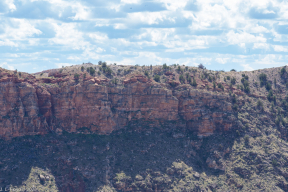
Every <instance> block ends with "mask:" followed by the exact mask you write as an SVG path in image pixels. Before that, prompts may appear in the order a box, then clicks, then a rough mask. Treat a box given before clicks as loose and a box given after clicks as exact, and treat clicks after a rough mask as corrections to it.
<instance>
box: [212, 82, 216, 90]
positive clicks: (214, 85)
mask: <svg viewBox="0 0 288 192" xmlns="http://www.w3.org/2000/svg"><path fill="white" fill-rule="evenodd" d="M213 88H214V89H216V83H215V81H213Z"/></svg>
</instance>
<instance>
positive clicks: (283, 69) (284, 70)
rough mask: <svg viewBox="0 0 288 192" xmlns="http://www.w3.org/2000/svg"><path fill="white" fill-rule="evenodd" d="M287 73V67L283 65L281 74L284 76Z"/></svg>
mask: <svg viewBox="0 0 288 192" xmlns="http://www.w3.org/2000/svg"><path fill="white" fill-rule="evenodd" d="M285 73H286V69H285V67H283V68H282V69H281V71H280V74H281V76H283V75H284V74H285Z"/></svg>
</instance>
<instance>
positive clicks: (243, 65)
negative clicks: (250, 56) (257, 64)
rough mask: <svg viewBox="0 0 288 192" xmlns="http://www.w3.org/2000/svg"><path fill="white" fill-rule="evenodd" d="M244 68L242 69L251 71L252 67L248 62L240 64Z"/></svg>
mask: <svg viewBox="0 0 288 192" xmlns="http://www.w3.org/2000/svg"><path fill="white" fill-rule="evenodd" d="M241 66H242V67H243V68H244V71H253V70H254V69H253V68H252V67H251V66H250V65H249V64H241Z"/></svg>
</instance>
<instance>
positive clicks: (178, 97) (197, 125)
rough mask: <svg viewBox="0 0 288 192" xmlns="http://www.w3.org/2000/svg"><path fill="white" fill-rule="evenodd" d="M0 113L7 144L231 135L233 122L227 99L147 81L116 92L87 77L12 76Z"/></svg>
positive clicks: (130, 82) (5, 82)
mask: <svg viewBox="0 0 288 192" xmlns="http://www.w3.org/2000/svg"><path fill="white" fill-rule="evenodd" d="M31 79H32V80H31ZM45 83H48V84H45ZM0 107H1V111H0V127H1V129H0V135H1V136H2V137H5V138H10V137H17V136H23V135H34V134H45V133H47V132H49V131H56V132H61V131H63V130H65V131H67V132H79V131H81V132H86V133H91V132H93V133H100V134H109V133H111V132H112V131H113V130H117V129H123V128H125V127H129V126H133V128H134V129H139V130H144V129H146V130H147V129H152V128H156V127H157V128H163V129H166V128H168V129H177V128H181V129H185V128H186V129H188V130H193V131H195V132H196V133H197V134H198V136H208V135H211V134H213V132H214V131H215V130H217V129H218V130H219V131H225V130H229V129H231V127H232V122H233V118H234V116H233V111H232V108H231V103H230V102H229V96H228V94H227V95H225V94H217V93H216V92H209V91H204V90H197V89H193V88H191V86H185V85H183V86H178V87H177V89H174V88H173V89H169V88H167V87H166V86H165V85H164V84H160V83H155V82H152V81H149V80H148V78H146V77H145V76H138V77H137V76H136V77H133V78H130V79H126V80H124V81H123V84H120V86H119V85H117V86H116V85H112V84H110V83H108V82H107V80H105V79H98V78H91V77H90V78H87V79H83V81H81V82H77V81H74V80H73V81H71V80H69V79H65V78H60V79H56V80H55V79H49V78H46V79H45V78H42V79H35V78H30V79H29V80H28V79H26V80H23V79H19V78H17V77H16V76H13V75H10V77H8V78H2V79H1V82H0Z"/></svg>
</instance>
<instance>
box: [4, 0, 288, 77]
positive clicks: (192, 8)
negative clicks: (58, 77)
mask: <svg viewBox="0 0 288 192" xmlns="http://www.w3.org/2000/svg"><path fill="white" fill-rule="evenodd" d="M287 18H288V1H280V0H261V1H260V0H177V1H175V0H146V1H144V0H109V1H104V0H0V67H2V68H6V69H11V70H15V69H17V70H18V71H24V72H29V73H34V72H39V71H42V70H46V69H51V68H59V67H62V66H69V65H76V64H82V63H83V62H84V63H87V62H91V63H94V64H97V63H98V61H100V60H101V61H106V62H107V63H108V64H110V63H117V64H121V65H135V64H139V65H151V64H152V65H162V64H164V63H167V64H168V65H170V64H180V65H182V64H183V65H186V66H197V65H199V63H202V64H203V65H204V66H205V67H206V68H207V69H211V70H225V71H229V70H231V69H236V70H238V71H251V70H256V69H263V68H271V67H279V66H284V65H287V64H288V19H287Z"/></svg>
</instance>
